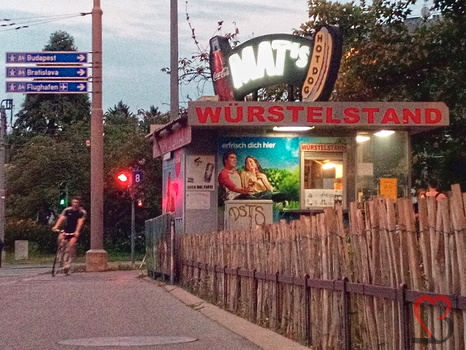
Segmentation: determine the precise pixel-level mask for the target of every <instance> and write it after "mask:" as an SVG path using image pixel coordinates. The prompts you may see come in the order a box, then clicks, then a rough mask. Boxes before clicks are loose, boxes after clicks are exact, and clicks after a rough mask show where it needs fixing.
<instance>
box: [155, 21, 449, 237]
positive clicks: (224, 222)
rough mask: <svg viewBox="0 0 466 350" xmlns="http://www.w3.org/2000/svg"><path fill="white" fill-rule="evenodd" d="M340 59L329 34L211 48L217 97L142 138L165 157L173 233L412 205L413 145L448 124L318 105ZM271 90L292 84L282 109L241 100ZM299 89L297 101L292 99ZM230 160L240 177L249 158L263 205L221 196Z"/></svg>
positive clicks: (431, 109)
mask: <svg viewBox="0 0 466 350" xmlns="http://www.w3.org/2000/svg"><path fill="white" fill-rule="evenodd" d="M340 58H341V37H340V35H339V33H338V30H337V29H336V28H333V27H323V28H322V29H321V30H320V31H319V32H318V33H317V34H316V35H315V37H314V38H313V40H309V39H305V38H300V37H296V36H291V35H285V34H276V35H268V36H265V37H259V38H255V39H253V40H251V41H248V42H246V43H244V44H242V45H240V46H238V47H237V48H235V49H231V48H230V47H229V45H227V42H226V39H225V38H219V37H214V38H212V39H211V71H212V78H213V81H214V89H215V92H216V96H209V97H204V98H201V99H200V100H198V101H195V102H190V103H189V105H188V113H187V116H183V117H181V118H179V119H176V120H172V121H171V122H170V123H168V124H166V125H164V126H161V127H159V128H157V129H155V130H154V131H153V132H152V133H151V134H150V139H151V141H152V143H153V155H154V157H162V159H163V186H162V191H163V203H162V210H163V212H164V213H166V212H172V213H173V215H174V216H175V222H176V233H177V234H184V233H187V234H189V233H208V232H213V231H217V230H223V229H228V230H235V229H241V228H249V227H253V226H255V225H262V224H266V223H271V222H273V221H277V220H280V219H282V218H286V219H289V218H293V217H299V215H303V214H309V213H312V212H317V211H321V210H323V209H324V208H325V207H333V206H335V205H336V204H337V203H341V205H342V206H343V209H346V208H347V207H348V205H349V203H350V202H354V201H364V200H367V199H370V198H372V197H374V196H385V197H391V198H394V199H396V198H397V197H407V196H409V195H410V188H411V183H410V177H411V176H410V175H411V159H410V153H411V152H410V135H411V134H413V133H419V132H423V131H426V130H429V129H432V128H437V127H442V126H447V125H448V124H449V111H448V108H447V106H446V105H445V104H444V103H441V102H325V101H326V100H327V99H328V97H329V96H330V93H331V91H332V89H333V85H334V82H335V79H336V77H337V72H338V68H339V62H340ZM278 83H287V84H289V85H291V86H292V88H289V100H291V102H290V101H287V102H259V101H253V100H247V99H248V98H247V96H251V95H250V94H251V93H252V94H253V95H254V94H255V93H256V92H257V90H258V89H260V88H262V87H265V86H269V85H271V84H278ZM296 87H300V92H299V93H298V94H297V95H298V96H300V99H299V101H295V98H294V96H292V95H294V92H295V91H296ZM245 97H246V100H247V101H246V100H245ZM283 127H288V128H284V131H283ZM289 127H306V128H307V130H302V131H293V130H294V129H289ZM280 128H282V130H280ZM232 150H233V151H235V152H234V153H235V154H236V158H237V165H236V170H237V171H238V172H239V173H240V172H242V171H244V170H245V161H246V159H247V158H248V157H254V158H255V159H256V160H257V161H258V162H259V163H260V165H261V168H262V169H263V173H264V174H265V175H266V176H267V179H268V181H269V182H270V184H271V185H272V186H273V189H272V191H271V196H269V197H267V198H266V199H263V198H260V197H258V198H254V199H232V200H225V198H223V195H224V191H223V188H222V187H223V186H221V185H220V184H219V183H218V179H217V178H218V174H219V173H220V171H221V170H222V169H223V167H224V164H223V155H224V154H225V152H229V151H232ZM243 197H244V196H243Z"/></svg>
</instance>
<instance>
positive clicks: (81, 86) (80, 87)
mask: <svg viewBox="0 0 466 350" xmlns="http://www.w3.org/2000/svg"><path fill="white" fill-rule="evenodd" d="M85 88H86V85H84V84H79V85H78V90H80V91H83V90H84V89H85Z"/></svg>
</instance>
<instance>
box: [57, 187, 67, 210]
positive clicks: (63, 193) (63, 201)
mask: <svg viewBox="0 0 466 350" xmlns="http://www.w3.org/2000/svg"><path fill="white" fill-rule="evenodd" d="M67 205H68V184H67V183H66V182H60V183H59V184H58V206H59V207H60V208H61V209H63V208H65V207H66V206H67Z"/></svg>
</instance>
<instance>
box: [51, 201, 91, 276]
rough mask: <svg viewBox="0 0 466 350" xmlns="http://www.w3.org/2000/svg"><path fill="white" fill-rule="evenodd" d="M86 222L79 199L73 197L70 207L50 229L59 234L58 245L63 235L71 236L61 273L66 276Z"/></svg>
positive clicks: (84, 212)
mask: <svg viewBox="0 0 466 350" xmlns="http://www.w3.org/2000/svg"><path fill="white" fill-rule="evenodd" d="M85 220H86V211H85V210H84V209H83V208H82V207H81V198H80V197H75V198H73V199H72V200H71V206H70V207H67V208H65V209H64V210H63V212H62V213H61V214H60V217H59V218H58V220H57V222H56V223H55V225H54V226H53V227H52V231H54V232H59V234H58V245H60V243H61V241H62V240H63V239H65V235H70V234H71V235H73V237H72V238H71V239H70V241H69V250H70V259H69V261H68V262H67V263H66V264H65V266H64V267H63V271H64V272H65V273H66V274H67V273H68V272H69V270H70V268H71V261H72V260H73V258H74V255H75V251H76V249H75V245H76V242H77V241H78V237H79V235H80V233H81V228H82V227H83V224H84V221H85ZM63 222H65V229H64V230H63V231H60V226H61V225H62V224H63Z"/></svg>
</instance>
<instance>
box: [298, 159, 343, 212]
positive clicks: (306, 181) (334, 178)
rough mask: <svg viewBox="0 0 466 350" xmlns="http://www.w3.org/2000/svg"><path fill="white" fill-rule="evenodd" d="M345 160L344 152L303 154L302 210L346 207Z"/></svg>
mask: <svg viewBox="0 0 466 350" xmlns="http://www.w3.org/2000/svg"><path fill="white" fill-rule="evenodd" d="M344 158H345V157H344V152H305V151H304V152H301V184H302V186H301V208H303V209H319V208H324V207H333V206H334V205H335V203H342V204H343V205H345V203H343V202H344V201H345V194H344V191H345V185H344V183H345V181H344V173H345V159H344Z"/></svg>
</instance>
